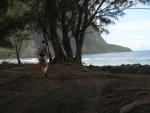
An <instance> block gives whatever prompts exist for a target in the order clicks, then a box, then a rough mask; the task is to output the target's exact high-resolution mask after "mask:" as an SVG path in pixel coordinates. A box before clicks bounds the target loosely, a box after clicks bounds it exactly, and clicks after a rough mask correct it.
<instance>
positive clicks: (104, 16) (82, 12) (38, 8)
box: [0, 0, 150, 64]
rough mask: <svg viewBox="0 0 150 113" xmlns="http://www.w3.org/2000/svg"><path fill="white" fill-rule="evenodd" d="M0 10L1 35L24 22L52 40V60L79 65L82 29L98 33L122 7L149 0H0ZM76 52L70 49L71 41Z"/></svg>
mask: <svg viewBox="0 0 150 113" xmlns="http://www.w3.org/2000/svg"><path fill="white" fill-rule="evenodd" d="M0 2H1V4H3V6H4V7H1V9H0V15H2V17H1V18H0V25H1V26H3V27H1V28H0V38H2V37H5V36H6V35H8V34H9V32H10V31H11V33H12V31H13V32H14V33H15V32H16V31H17V29H22V30H23V28H24V27H25V25H26V24H28V25H30V26H31V27H32V28H33V29H34V30H35V31H41V32H42V33H43V36H44V39H45V40H46V41H51V43H52V46H53V49H54V53H55V57H54V59H52V58H51V59H52V62H53V63H62V62H76V63H79V64H81V54H82V45H83V40H84V35H85V31H86V29H87V28H88V27H89V26H93V27H94V28H95V29H97V30H98V31H99V32H100V33H102V32H107V30H106V29H105V27H106V25H109V24H111V23H114V22H115V20H117V19H118V17H119V16H123V15H124V10H125V9H128V8H130V7H131V6H133V5H136V4H138V3H142V4H148V5H149V3H150V0H42V1H41V0H32V1H31V0H2V1H0ZM71 39H72V40H74V43H75V45H76V53H75V54H73V52H72V48H71V47H72V43H71V41H70V40H71Z"/></svg>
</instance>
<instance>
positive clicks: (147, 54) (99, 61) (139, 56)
mask: <svg viewBox="0 0 150 113" xmlns="http://www.w3.org/2000/svg"><path fill="white" fill-rule="evenodd" d="M82 61H83V62H84V63H85V65H97V66H104V65H113V66H116V65H121V64H137V63H140V64H142V65H146V64H147V65H150V50H147V51H133V52H118V53H103V54H89V55H82Z"/></svg>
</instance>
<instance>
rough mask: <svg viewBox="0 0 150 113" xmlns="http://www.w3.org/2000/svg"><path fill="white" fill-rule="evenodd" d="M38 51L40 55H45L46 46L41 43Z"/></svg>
mask: <svg viewBox="0 0 150 113" xmlns="http://www.w3.org/2000/svg"><path fill="white" fill-rule="evenodd" d="M38 53H39V55H40V56H41V57H43V56H46V55H47V46H46V45H41V46H40V48H39V52H38Z"/></svg>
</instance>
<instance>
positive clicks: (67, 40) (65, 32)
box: [61, 11, 73, 62]
mask: <svg viewBox="0 0 150 113" xmlns="http://www.w3.org/2000/svg"><path fill="white" fill-rule="evenodd" d="M65 16H66V13H65V11H63V13H62V15H61V23H62V33H63V47H64V50H65V52H66V60H67V62H73V53H72V49H71V44H70V38H69V36H68V30H67V25H66V24H65V20H66V19H65Z"/></svg>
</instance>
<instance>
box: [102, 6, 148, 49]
mask: <svg viewBox="0 0 150 113" xmlns="http://www.w3.org/2000/svg"><path fill="white" fill-rule="evenodd" d="M137 7H139V6H137ZM140 7H146V6H140ZM147 7H148V8H150V6H147ZM108 30H109V32H110V33H109V34H108V35H106V34H102V37H103V38H104V40H105V41H106V42H107V43H110V44H117V45H121V46H125V47H129V48H131V49H132V50H133V51H138V50H150V9H149V10H143V9H128V10H126V11H125V15H124V16H123V17H119V20H118V21H116V23H115V25H109V26H108Z"/></svg>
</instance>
